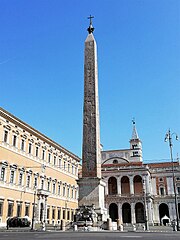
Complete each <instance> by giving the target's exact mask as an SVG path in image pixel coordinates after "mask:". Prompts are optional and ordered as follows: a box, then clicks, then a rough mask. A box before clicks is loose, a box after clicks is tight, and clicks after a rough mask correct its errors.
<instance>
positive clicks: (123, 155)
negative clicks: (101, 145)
mask: <svg viewBox="0 0 180 240" xmlns="http://www.w3.org/2000/svg"><path fill="white" fill-rule="evenodd" d="M101 156H102V177H103V180H104V181H105V182H106V188H105V206H106V208H107V209H108V211H109V216H110V217H111V219H112V221H116V220H117V219H119V220H120V222H121V223H123V224H124V223H126V224H138V223H139V224H140V223H147V224H148V225H160V224H166V223H168V222H169V223H170V222H171V221H173V220H174V219H176V218H177V217H176V208H175V206H176V205H175V192H174V187H173V173H174V181H175V189H176V196H177V208H178V210H179V213H180V164H179V162H178V161H176V162H174V163H172V162H162V163H149V164H145V163H143V158H142V143H141V140H140V138H139V136H138V134H137V130H136V126H135V123H134V124H133V134H132V138H131V139H130V148H129V149H123V150H110V151H102V152H101Z"/></svg>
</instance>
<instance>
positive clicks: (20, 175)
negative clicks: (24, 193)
mask: <svg viewBox="0 0 180 240" xmlns="http://www.w3.org/2000/svg"><path fill="white" fill-rule="evenodd" d="M22 179H23V173H22V172H20V173H19V185H20V186H21V185H22Z"/></svg>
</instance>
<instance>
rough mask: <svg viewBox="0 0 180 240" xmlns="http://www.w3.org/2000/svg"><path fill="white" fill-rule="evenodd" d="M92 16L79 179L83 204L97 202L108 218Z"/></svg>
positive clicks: (99, 213) (85, 66)
mask: <svg viewBox="0 0 180 240" xmlns="http://www.w3.org/2000/svg"><path fill="white" fill-rule="evenodd" d="M92 18H93V17H92V16H91V15H90V17H89V19H90V25H89V27H88V29H87V30H88V36H87V38H86V40H85V50H84V109H83V149H82V178H80V179H79V181H78V183H79V206H83V205H85V206H86V205H87V206H88V205H92V204H93V205H94V206H95V209H96V212H97V214H98V215H99V216H101V217H102V220H103V219H105V218H106V216H105V215H106V214H107V211H106V209H105V207H104V188H105V183H104V182H103V181H102V179H101V146H100V126H99V99H98V64H97V46H96V41H95V39H94V36H93V31H94V28H93V26H92Z"/></svg>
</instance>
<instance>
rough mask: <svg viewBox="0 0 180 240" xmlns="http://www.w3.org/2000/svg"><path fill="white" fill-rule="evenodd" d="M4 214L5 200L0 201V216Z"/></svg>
mask: <svg viewBox="0 0 180 240" xmlns="http://www.w3.org/2000/svg"><path fill="white" fill-rule="evenodd" d="M2 215H3V202H0V216H2Z"/></svg>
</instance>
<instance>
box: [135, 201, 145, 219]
mask: <svg viewBox="0 0 180 240" xmlns="http://www.w3.org/2000/svg"><path fill="white" fill-rule="evenodd" d="M135 214H136V223H144V222H145V219H144V215H145V214H144V205H143V204H142V203H141V202H138V203H136V205H135Z"/></svg>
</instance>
